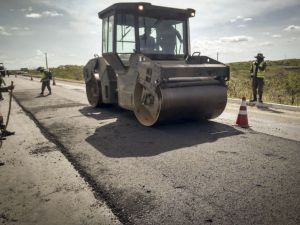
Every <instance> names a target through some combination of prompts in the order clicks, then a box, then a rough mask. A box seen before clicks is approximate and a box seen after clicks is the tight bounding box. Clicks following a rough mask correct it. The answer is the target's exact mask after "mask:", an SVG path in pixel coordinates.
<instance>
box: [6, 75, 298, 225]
mask: <svg viewBox="0 0 300 225" xmlns="http://www.w3.org/2000/svg"><path fill="white" fill-rule="evenodd" d="M13 79H14V82H15V84H16V88H15V91H14V96H15V99H16V101H17V102H18V103H19V104H20V105H21V107H22V108H23V110H25V111H26V112H27V114H28V115H29V116H30V117H31V118H32V119H33V120H35V122H36V123H37V124H38V126H40V128H41V129H42V130H43V133H44V135H45V136H46V137H47V138H48V139H49V140H50V141H52V142H53V143H54V144H55V145H56V146H57V147H58V148H59V149H60V150H61V151H62V152H63V154H64V155H65V156H66V158H67V159H68V160H69V161H70V162H71V163H72V165H73V166H74V167H75V168H76V169H77V170H78V172H79V173H80V174H81V176H82V177H84V178H85V179H86V180H87V181H88V183H89V185H90V186H92V188H93V190H94V191H95V192H96V193H97V195H99V196H101V198H103V199H104V200H105V201H106V203H107V205H108V206H109V207H110V208H111V209H112V211H113V212H114V214H115V215H116V216H117V217H118V218H119V220H120V221H121V222H123V223H125V224H172V225H173V224H299V223H300V215H299V212H300V185H299V183H300V151H299V149H300V142H299V141H300V138H299V134H300V114H299V112H288V111H283V110H272V109H264V110H261V109H257V108H254V107H253V108H249V107H248V113H249V115H248V116H249V121H250V125H251V129H248V130H246V129H242V128H239V127H236V126H233V124H234V121H235V119H236V116H237V113H238V109H239V105H236V104H228V106H227V108H226V110H225V112H224V113H223V114H222V115H221V116H220V117H219V118H218V119H215V120H212V121H209V122H201V123H200V122H187V123H180V124H178V123H177V124H168V125H163V126H156V127H152V128H151V127H150V128H149V127H143V126H141V125H140V124H139V123H138V122H137V120H136V119H135V117H134V115H133V113H132V112H130V111H126V110H122V109H120V108H118V107H106V108H103V109H93V108H91V107H90V106H89V105H88V104H87V100H86V96H85V91H84V86H83V85H82V84H73V83H68V82H60V81H57V86H55V87H53V86H52V87H53V94H52V95H50V96H47V97H38V93H39V92H40V83H39V82H36V81H30V80H29V79H28V78H23V77H20V78H13ZM6 83H8V81H7V82H6Z"/></svg>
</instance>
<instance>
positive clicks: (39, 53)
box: [36, 49, 45, 56]
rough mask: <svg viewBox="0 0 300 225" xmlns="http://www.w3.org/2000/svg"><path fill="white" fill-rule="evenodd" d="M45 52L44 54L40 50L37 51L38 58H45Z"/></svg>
mask: <svg viewBox="0 0 300 225" xmlns="http://www.w3.org/2000/svg"><path fill="white" fill-rule="evenodd" d="M44 55H45V54H44V52H42V51H41V50H40V49H38V50H36V56H44Z"/></svg>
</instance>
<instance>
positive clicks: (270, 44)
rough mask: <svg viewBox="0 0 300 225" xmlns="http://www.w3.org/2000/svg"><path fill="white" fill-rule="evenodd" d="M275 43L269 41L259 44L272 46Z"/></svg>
mask: <svg viewBox="0 0 300 225" xmlns="http://www.w3.org/2000/svg"><path fill="white" fill-rule="evenodd" d="M272 45H273V43H272V42H269V41H266V42H262V43H260V44H259V46H272Z"/></svg>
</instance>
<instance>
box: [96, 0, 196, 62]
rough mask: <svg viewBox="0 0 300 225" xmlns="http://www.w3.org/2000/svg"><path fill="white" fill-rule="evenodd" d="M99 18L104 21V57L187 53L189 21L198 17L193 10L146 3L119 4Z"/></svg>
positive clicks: (104, 11)
mask: <svg viewBox="0 0 300 225" xmlns="http://www.w3.org/2000/svg"><path fill="white" fill-rule="evenodd" d="M98 15H99V18H101V19H103V33H102V39H103V40H102V50H103V53H110V52H115V53H118V54H119V55H120V54H133V53H139V52H141V53H144V54H162V55H164V54H165V55H185V54H187V53H188V32H187V26H188V25H187V21H188V18H189V17H193V16H195V10H193V9H186V10H183V9H176V8H169V7H161V6H154V5H151V4H150V3H143V2H141V3H117V4H114V5H112V6H110V7H108V8H107V9H105V10H103V11H101V12H100V13H99V14H98ZM114 26H116V28H114ZM114 42H116V44H115V46H114ZM120 57H121V58H122V55H120Z"/></svg>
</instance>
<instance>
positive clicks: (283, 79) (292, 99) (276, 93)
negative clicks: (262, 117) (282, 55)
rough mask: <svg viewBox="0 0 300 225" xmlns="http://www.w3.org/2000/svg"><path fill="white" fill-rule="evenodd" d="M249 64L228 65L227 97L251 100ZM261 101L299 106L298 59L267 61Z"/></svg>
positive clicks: (299, 78)
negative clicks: (229, 75)
mask: <svg viewBox="0 0 300 225" xmlns="http://www.w3.org/2000/svg"><path fill="white" fill-rule="evenodd" d="M251 63H252V61H251V62H250V61H249V62H237V63H230V64H229V65H230V70H231V79H230V81H229V84H228V95H229V97H232V98H242V97H243V96H245V97H246V98H247V99H252V90H251V79H250V73H249V70H250V66H251ZM267 65H268V68H267V72H266V77H265V88H264V95H263V100H264V101H265V102H273V103H280V104H288V105H297V106H300V59H288V60H278V61H267Z"/></svg>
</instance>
